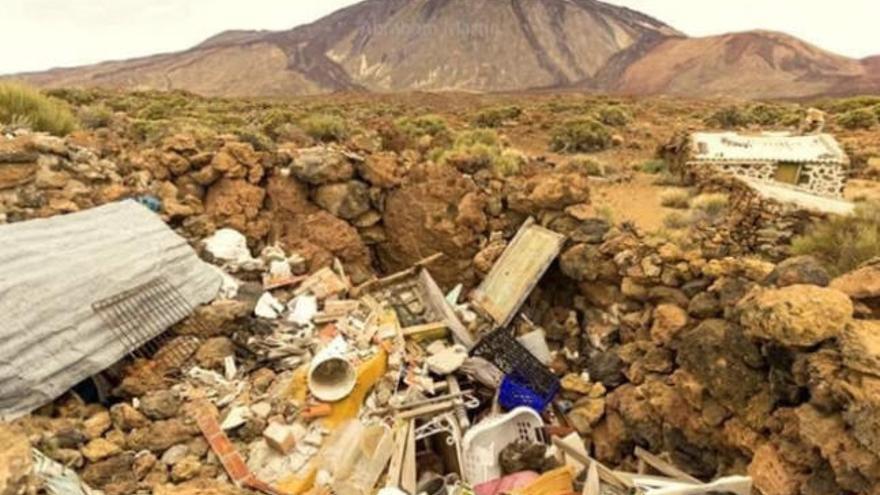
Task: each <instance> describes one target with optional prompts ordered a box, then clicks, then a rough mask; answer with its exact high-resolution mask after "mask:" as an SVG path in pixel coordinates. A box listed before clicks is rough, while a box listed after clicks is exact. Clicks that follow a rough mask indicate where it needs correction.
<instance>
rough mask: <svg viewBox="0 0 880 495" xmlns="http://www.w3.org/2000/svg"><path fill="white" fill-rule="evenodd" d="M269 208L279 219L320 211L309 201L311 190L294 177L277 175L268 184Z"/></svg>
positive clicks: (270, 178)
mask: <svg viewBox="0 0 880 495" xmlns="http://www.w3.org/2000/svg"><path fill="white" fill-rule="evenodd" d="M266 195H267V206H268V207H269V210H270V211H272V213H273V214H274V215H275V216H276V217H278V218H283V217H285V216H292V215H300V214H308V213H314V212H315V211H318V207H317V206H315V205H314V204H313V203H312V202H311V201H310V200H309V188H308V186H307V185H306V184H304V183H302V182H300V181H298V180H296V178H294V177H288V176H284V175H282V174H275V175H272V176H271V177H269V180H268V181H267V182H266Z"/></svg>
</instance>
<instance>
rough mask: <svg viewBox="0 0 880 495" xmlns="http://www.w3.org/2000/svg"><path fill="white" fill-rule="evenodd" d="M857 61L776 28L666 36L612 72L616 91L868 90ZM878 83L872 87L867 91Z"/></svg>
mask: <svg viewBox="0 0 880 495" xmlns="http://www.w3.org/2000/svg"><path fill="white" fill-rule="evenodd" d="M867 78H868V69H867V66H866V64H864V63H863V62H862V61H859V60H854V59H850V58H846V57H843V56H840V55H835V54H832V53H829V52H826V51H824V50H821V49H819V48H817V47H815V46H812V45H810V44H808V43H805V42H803V41H801V40H799V39H797V38H794V37H792V36H788V35H786V34H782V33H776V32H768V31H750V32H745V33H733V34H726V35H722V36H710V37H705V38H669V39H666V40H664V41H662V42H660V43H658V44H657V45H655V46H653V47H652V48H651V49H650V50H649V51H648V52H647V53H646V54H645V55H644V56H642V57H641V58H639V59H638V60H636V61H634V62H632V63H630V64H628V65H627V66H626V67H625V69H624V70H622V71H621V73H620V74H618V77H617V79H616V82H615V83H614V84H615V89H616V90H617V91H619V92H622V93H628V94H638V95H648V94H669V95H681V96H739V97H745V98H798V97H808V96H818V95H825V94H832V93H838V92H847V91H845V90H843V88H847V87H850V88H855V87H861V88H862V89H863V90H871V89H872V84H871V82H870V81H869V80H867ZM878 89H880V85H878V86H873V91H877V90H878Z"/></svg>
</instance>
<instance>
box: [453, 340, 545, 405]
mask: <svg viewBox="0 0 880 495" xmlns="http://www.w3.org/2000/svg"><path fill="white" fill-rule="evenodd" d="M471 355H472V356H477V357H481V358H483V359H485V360H487V361H490V362H491V363H493V364H494V365H495V366H497V367H498V369H500V370H501V371H503V372H504V373H505V374H506V375H508V376H510V377H513V378H514V379H515V381H516V382H517V383H519V384H522V385H526V386H528V388H530V389H531V390H532V391H533V392H534V393H535V394H536V395H538V396H540V397H543V398H545V400H546V401H547V402H549V401H550V400H552V398H553V396H555V395H556V393H557V392H559V378H558V377H557V376H556V375H554V374H553V373H552V372H551V371H550V370H549V369H547V367H546V366H544V365H543V364H542V363H541V361H538V358H536V357H535V356H533V355H532V353H531V352H529V350H528V349H526V348H525V346H523V345H522V344H520V343H519V341H518V340H516V339H515V338H514V337H513V334H512V333H511V332H510V331H509V330H507V329H505V328H499V329H497V330H494V331H493V332H492V333H489V334H487V335H486V336H484V337H483V338H482V339H481V340H480V341H479V342H478V343H477V345H476V346H474V348H473V350H471Z"/></svg>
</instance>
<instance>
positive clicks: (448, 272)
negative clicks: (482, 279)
mask: <svg viewBox="0 0 880 495" xmlns="http://www.w3.org/2000/svg"><path fill="white" fill-rule="evenodd" d="M408 180H409V182H407V183H406V184H404V185H402V186H400V187H399V188H397V189H393V190H391V191H389V192H388V196H387V198H386V200H385V209H384V212H383V223H384V225H385V231H386V235H387V241H386V242H383V243H381V244H379V245H378V253H379V257H380V261H381V262H382V267H383V268H384V269H385V271H387V272H395V271H398V270H402V269H405V268H408V267H410V266H412V264H413V263H415V262H417V261H419V260H421V259H423V258H426V257H428V256H431V255H433V254H435V253H444V254H445V255H446V257H445V258H444V260H443V262H442V263H436V264H434V265H432V266H431V267H430V268H431V274H432V275H434V277H435V278H436V279H437V281H438V282H439V283H440V284H441V285H443V286H446V287H452V286H454V285H455V284H457V283H459V282H463V283H465V284H468V283H471V282H473V281H474V279H475V273H474V268H473V265H472V260H473V258H474V256H475V255H476V254H477V252H478V251H479V249H480V245H479V240H480V236H481V235H482V234H483V232H480V231H478V230H476V227H477V226H479V224H480V222H479V221H475V220H478V219H475V218H474V213H476V212H475V211H473V208H472V207H473V206H474V204H475V202H474V200H473V199H472V198H471V197H469V196H468V195H469V194H470V193H474V192H476V186H475V184H474V183H473V182H472V181H471V180H469V179H467V178H465V177H464V176H463V175H461V174H460V173H459V172H458V171H457V170H455V169H453V168H452V167H442V166H438V165H431V164H424V165H421V166H419V167H417V168H415V169H413V171H412V172H411V173H410V175H409V177H408ZM465 212H467V214H466V215H465V214H463V213H465Z"/></svg>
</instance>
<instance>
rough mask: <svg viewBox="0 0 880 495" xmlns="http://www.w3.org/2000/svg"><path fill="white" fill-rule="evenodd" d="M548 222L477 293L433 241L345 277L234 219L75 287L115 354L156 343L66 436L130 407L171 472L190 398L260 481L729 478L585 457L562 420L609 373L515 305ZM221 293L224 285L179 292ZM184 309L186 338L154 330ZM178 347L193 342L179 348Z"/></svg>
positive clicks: (645, 483) (590, 491) (195, 413)
mask: <svg viewBox="0 0 880 495" xmlns="http://www.w3.org/2000/svg"><path fill="white" fill-rule="evenodd" d="M138 208H139V209H140V210H141V212H142V214H143V208H140V207H138ZM562 241H563V236H561V235H559V234H556V233H554V232H551V231H549V230H547V229H545V228H543V227H539V226H537V225H535V224H534V222H533V221H531V220H530V221H528V222H526V224H525V225H523V227H522V228H521V229H520V231H519V233H518V234H517V236H516V237H515V238H514V240H513V241H512V242H511V243H510V244H509V245H508V247H507V248H506V250H505V251H504V253H503V254H502V255H501V257H500V258H499V259H498V261H497V262H496V263H495V266H494V267H493V268H492V270H491V272H490V274H489V276H488V277H487V278H486V279H485V280H484V282H483V284H481V285H480V286H479V288H478V289H477V290H476V292H475V294H476V295H475V296H474V297H472V298H471V299H470V300H467V298H465V300H464V301H462V294H463V292H464V286H463V285H458V286H457V287H456V288H454V289H453V290H452V291H451V292H449V293H448V294H445V295H444V293H443V292H442V291H441V289H440V287H439V285H438V284H437V283H436V281H435V280H434V278H433V276H432V275H431V273H430V271H429V269H428V266H429V265H431V264H432V263H435V262H437V261H438V260H439V256H436V255H435V256H431V257H429V258H426V259H424V260H422V261H420V262H418V263H416V264H414V265H413V266H411V267H410V268H408V269H406V270H403V271H401V272H398V273H395V274H393V275H390V276H387V277H384V278H380V279H374V280H370V281H368V282H366V283H364V284H362V285H360V286H357V287H353V286H352V284H351V283H350V281H349V278H348V276H347V275H346V272H345V270H344V269H343V267H342V264H341V263H340V262H339V260H334V261H333V262H332V263H327V265H329V266H324V267H323V268H320V269H317V270H316V271H314V272H313V273H311V274H307V273H305V270H304V266H305V265H304V264H302V263H300V261H301V260H297V259H296V255H295V254H294V255H289V254H288V253H286V252H285V251H284V250H283V249H282V248H281V247H279V246H278V245H275V244H272V245H269V246H268V247H266V248H264V249H263V250H262V252H261V253H260V256H259V258H253V257H252V256H251V253H250V251H249V249H248V245H247V240H246V239H245V238H244V236H243V235H242V234H241V233H239V232H237V231H235V230H231V229H221V230H219V231H217V232H216V233H215V234H214V235H213V236H212V237H211V238H209V239H208V240H206V241H205V250H206V251H207V253H208V254H209V256H210V257H213V261H214V262H215V263H217V264H220V265H221V266H222V269H217V268H215V267H211V266H207V265H203V264H201V262H198V260H197V259H196V260H195V262H194V263H191V264H189V265H185V266H184V268H183V273H182V274H179V273H174V274H171V273H152V274H151V275H152V276H151V277H148V278H145V279H144V280H138V283H137V284H134V285H126V286H125V287H124V288H123V287H118V288H114V290H113V291H111V292H112V293H110V294H103V293H101V295H103V296H106V297H104V298H103V299H99V300H98V301H97V302H94V301H91V300H89V304H90V306H89V308H90V310H91V312H92V313H91V314H90V315H91V317H93V318H96V322H99V323H100V324H101V325H103V326H102V327H100V328H104V329H106V330H107V333H109V334H110V335H113V336H114V338H115V340H114V341H113V342H116V343H121V344H122V345H120V347H121V349H123V350H124V352H122V355H124V354H126V353H133V352H134V349H136V348H140V347H144V346H146V347H157V348H160V349H159V350H158V351H157V354H156V355H155V356H153V357H151V356H145V357H144V359H142V360H141V361H142V363H139V364H141V365H143V366H145V369H146V371H144V374H145V375H146V378H144V379H143V380H142V381H143V382H144V383H140V382H135V383H134V384H133V385H132V384H131V383H129V384H128V385H130V386H133V387H135V388H138V387H142V388H147V389H150V390H148V391H147V392H143V393H133V394H132V396H133V397H136V398H134V399H133V400H132V401H131V402H130V403H129V402H125V403H120V404H117V406H114V407H115V408H116V409H114V410H113V412H112V413H107V417H106V418H103V417H102V418H99V419H100V420H101V422H102V423H101V422H98V421H97V420H96V421H95V423H98V424H99V426H101V425H102V424H103V426H101V428H103V430H102V431H101V432H98V433H95V434H94V435H95V438H94V439H92V438H89V439H87V445H89V446H90V447H89V448H86V447H83V449H81V450H82V451H83V452H82V453H81V454H80V453H79V452H77V454H78V455H81V458H82V456H84V457H85V458H87V459H88V460H89V463H90V464H89V467H91V466H92V465H94V464H96V463H98V462H101V461H102V460H104V459H106V458H112V456H111V455H107V454H106V453H105V452H102V451H100V450H99V449H98V447H101V446H107V448H108V449H110V451H111V452H116V451H119V448H118V447H117V444H116V443H114V442H113V441H111V439H110V436H109V434H107V435H105V436H106V437H107V438H104V437H103V436H102V435H104V431H107V430H110V429H114V430H115V429H117V428H118V429H122V426H118V425H117V423H119V424H122V423H126V424H125V428H126V431H130V432H131V433H128V438H122V439H121V440H124V441H127V442H129V443H132V442H133V443H132V444H133V445H135V446H136V447H132V449H131V450H134V451H143V452H142V453H141V454H138V456H140V457H139V458H138V459H139V462H140V463H143V464H144V466H145V467H142V466H139V468H141V469H142V471H143V472H144V473H147V472H148V471H150V469H151V466H150V465H149V463H150V462H153V463H158V464H159V465H160V466H161V470H162V471H163V472H166V476H167V472H170V475H171V479H172V480H173V481H175V482H177V480H185V479H188V478H189V477H190V476H196V474H193V473H197V471H198V464H199V462H198V461H199V457H198V455H193V450H196V449H198V448H199V446H198V444H197V442H192V441H191V440H192V436H193V434H195V430H194V431H193V432H190V434H189V436H187V429H186V427H185V426H183V425H182V424H178V422H180V421H181V419H180V418H183V417H186V418H192V419H194V420H195V422H196V425H197V426H198V430H197V431H199V432H201V434H202V436H203V437H204V439H205V441H206V442H207V444H208V446H209V447H210V451H211V452H212V454H211V455H213V456H215V457H216V461H213V462H212V463H211V467H213V471H210V468H209V469H208V470H206V471H207V474H208V475H209V476H210V477H212V478H216V477H217V475H221V478H222V473H221V472H220V471H219V468H220V467H221V466H222V469H223V471H225V473H226V476H227V477H228V479H229V480H230V481H231V482H232V483H233V484H235V485H236V486H238V487H240V488H247V489H250V490H254V491H259V492H262V493H265V494H268V495H305V494H309V495H319V494H320V495H330V494H333V495H369V494H373V493H377V491H378V493H380V494H384V495H401V494H424V495H502V494H505V495H507V494H512V495H571V494H572V493H575V490H578V491H580V492H581V493H584V494H587V495H602V494H604V493H610V492H609V491H608V490H606V488H610V487H613V489H615V490H618V491H620V492H621V493H622V492H625V491H629V492H631V493H638V494H643V495H659V494H663V495H680V494H682V495H684V494H701V493H708V492H709V491H711V490H718V491H725V490H726V491H729V492H731V493H734V494H736V495H745V494H746V493H747V491H743V490H746V488H748V489H750V488H751V479H749V478H744V477H728V478H721V479H718V480H716V481H715V482H713V483H702V482H701V481H700V480H698V479H696V478H694V477H692V476H690V475H688V474H687V473H685V472H683V471H681V470H680V469H678V468H676V467H675V466H673V465H671V464H669V463H666V462H664V461H663V460H662V459H661V458H660V457H658V456H654V455H652V454H650V453H648V452H646V451H643V450H641V449H639V448H636V449H635V451H634V453H633V454H632V455H634V456H635V458H636V459H638V460H639V462H640V466H644V467H645V468H646V469H645V470H647V469H651V470H653V471H656V472H657V473H659V474H658V475H650V474H646V473H645V472H643V471H645V470H640V472H639V474H632V473H625V472H619V471H615V470H612V469H610V468H608V467H606V466H604V465H602V464H600V463H599V462H597V461H596V460H595V459H593V458H592V457H590V452H591V450H590V448H589V445H588V444H587V443H585V442H584V440H583V438H582V437H581V436H580V435H579V434H578V433H577V432H581V431H582V430H584V429H585V428H590V427H593V426H595V424H596V422H595V421H596V420H597V418H599V417H601V415H602V414H603V413H604V407H606V406H605V402H604V399H603V397H604V395H605V393H606V389H605V388H604V387H605V385H603V383H601V382H600V381H598V380H596V381H595V382H594V381H592V380H591V375H592V371H589V372H588V371H587V370H585V369H574V370H570V371H567V372H566V376H565V380H560V378H559V377H558V376H557V373H558V371H556V372H554V371H553V370H556V368H555V366H556V364H557V360H558V359H559V357H560V356H561V355H564V353H567V352H570V350H569V349H566V348H563V349H561V350H560V348H559V347H558V345H559V342H560V341H562V340H565V339H566V336H565V335H561V334H562V333H564V332H566V331H568V332H569V333H568V335H569V336H570V335H572V333H571V331H570V330H568V329H569V328H574V329H576V330H580V325H579V323H578V322H577V321H574V322H573V323H571V324H570V322H569V321H566V322H565V325H568V326H566V327H565V328H564V329H563V332H560V329H559V328H551V327H550V326H549V325H548V326H546V327H542V326H539V325H536V324H534V323H533V322H532V321H531V320H530V319H529V318H528V317H527V316H526V314H525V313H526V312H529V313H530V314H531V312H530V311H523V312H520V310H521V306H522V305H523V303H524V301H525V299H526V297H527V296H528V295H529V293H530V292H531V291H532V289H533V288H534V287H535V284H536V283H537V280H538V279H539V278H540V277H541V276H542V274H543V273H544V272H545V271H546V270H547V269H548V267H549V265H550V263H552V261H553V260H554V259H555V258H556V256H557V255H558V254H559V252H560V248H561V244H562ZM169 242H170V241H169ZM0 250H2V247H0ZM184 253H187V252H186V251H184ZM189 254H192V255H193V257H194V253H189ZM184 257H185V256H184ZM291 260H293V261H291ZM175 261H176V262H177V263H178V264H180V263H181V261H179V260H176V259H175ZM301 264H302V265H303V266H300V265H301ZM146 271H149V270H146ZM230 273H237V274H238V275H237V276H239V277H240V278H241V281H239V280H237V279H235V278H233V277H232V276H231V275H230ZM184 275H185V276H187V277H192V278H186V279H183V278H182V277H183V276H184ZM134 278H136V277H134ZM117 289H118V290H117ZM217 295H219V296H220V297H225V298H230V300H223V301H218V302H215V303H213V304H211V305H210V306H206V307H201V308H198V309H195V307H193V306H192V305H191V304H190V303H189V301H190V300H192V301H199V302H200V304H202V303H207V302H210V301H212V300H213V298H214V297H215V296H217ZM255 300H256V303H255V304H254V301H255ZM19 316H20V314H19ZM191 316H192V317H191ZM196 316H198V319H197V318H196ZM562 316H563V318H562V319H565V315H562ZM570 319H571V317H569V320H570ZM181 321H183V323H181V327H180V328H181V335H179V336H177V337H176V339H182V340H176V341H175V343H174V345H172V343H171V342H165V341H164V340H158V341H157V340H155V337H156V335H157V334H161V333H162V332H163V331H165V330H166V329H167V328H168V327H170V326H173V325H175V324H177V323H179V322H181ZM542 321H543V320H542ZM198 322H201V323H198ZM230 322H234V324H231V323H230ZM567 342H568V341H566V344H567ZM551 347H552V349H553V350H552V351H551ZM574 352H575V353H577V352H582V351H581V350H580V349H575V351H574ZM175 353H177V354H180V356H177V354H175ZM171 354H173V355H175V356H177V357H176V358H175V359H173V360H172V361H173V364H174V366H171V367H172V368H173V371H175V373H164V372H163V373H161V374H158V375H157V376H158V378H154V377H153V376H152V375H151V373H153V372H154V371H155V370H154V369H153V368H154V367H156V368H159V366H158V363H159V361H163V362H164V359H160V356H164V355H171ZM181 356H182V357H181ZM120 357H121V356H120ZM117 359H118V358H117ZM590 359H592V355H591V356H590ZM186 360H192V361H194V362H193V363H192V364H190V365H188V366H185V367H184V366H183V361H186ZM107 364H108V365H109V364H112V363H107ZM551 368H553V370H551ZM0 371H4V372H5V368H0ZM560 375H562V373H560ZM151 380H152V381H151ZM160 380H162V381H160ZM167 380H175V381H176V383H174V385H173V386H172V387H171V388H170V391H167V392H161V393H159V392H153V390H152V389H151V387H154V386H155V387H156V388H157V389H159V390H164V389H163V388H162V387H159V384H161V385H163V386H165V385H166V383H167V382H166V381H167ZM0 383H6V382H4V381H0ZM563 384H564V387H563ZM166 388H167V387H166ZM560 391H562V392H561V393H560ZM154 394H155V395H154ZM557 396H558V397H557ZM4 398H5V397H4ZM0 404H4V405H5V404H6V402H2V401H0ZM130 404H131V405H130ZM594 406H595V407H594ZM578 408H581V409H578ZM582 410H583V411H585V412H583V413H582V414H581V416H577V415H576V413H577V411H582ZM183 411H186V412H185V413H184V412H183ZM505 411H506V412H505ZM573 411H574V412H573ZM184 414H185V416H184ZM584 418H585V419H584ZM160 421H164V422H165V423H160ZM127 423H132V424H127ZM584 425H586V426H584ZM95 429H96V428H95ZM178 430H179V431H178ZM575 431H577V432H575ZM178 433H179V435H178ZM131 437H134V440H132V438H131ZM141 437H149V438H141ZM166 437H168V438H166ZM112 440H115V439H112ZM141 444H144V445H141ZM126 445H127V444H126ZM140 447H144V448H140ZM154 447H155V448H154ZM160 447H161V448H160ZM113 449H116V450H115V451H114V450H113ZM202 450H205V448H204V446H202ZM105 455H106V457H102V456H105ZM113 455H116V454H113ZM119 455H122V454H121V453H119ZM150 456H152V457H150ZM129 465H130V464H129ZM193 466H196V467H193ZM92 469H94V468H92ZM125 469H129V467H126V468H125ZM144 473H141V477H143V476H147V475H148V474H144ZM71 474H74V476H73V477H71V476H70V475H71ZM53 476H55V477H56V478H58V479H59V480H61V481H58V480H56V481H55V483H56V486H58V487H61V488H57V489H56V490H57V491H56V495H99V494H97V493H94V494H93V492H91V491H89V489H88V487H85V486H84V485H82V488H76V489H75V488H74V487H78V486H80V485H81V482H80V481H79V479H78V478H76V477H75V473H73V472H72V471H70V472H65V473H64V474H63V476H62V475H57V474H56V475H53ZM166 479H167V478H166ZM103 486H104V487H106V486H112V485H109V484H106V483H105V484H104V485H103ZM603 490H604V491H603ZM62 492H63V493H62Z"/></svg>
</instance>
